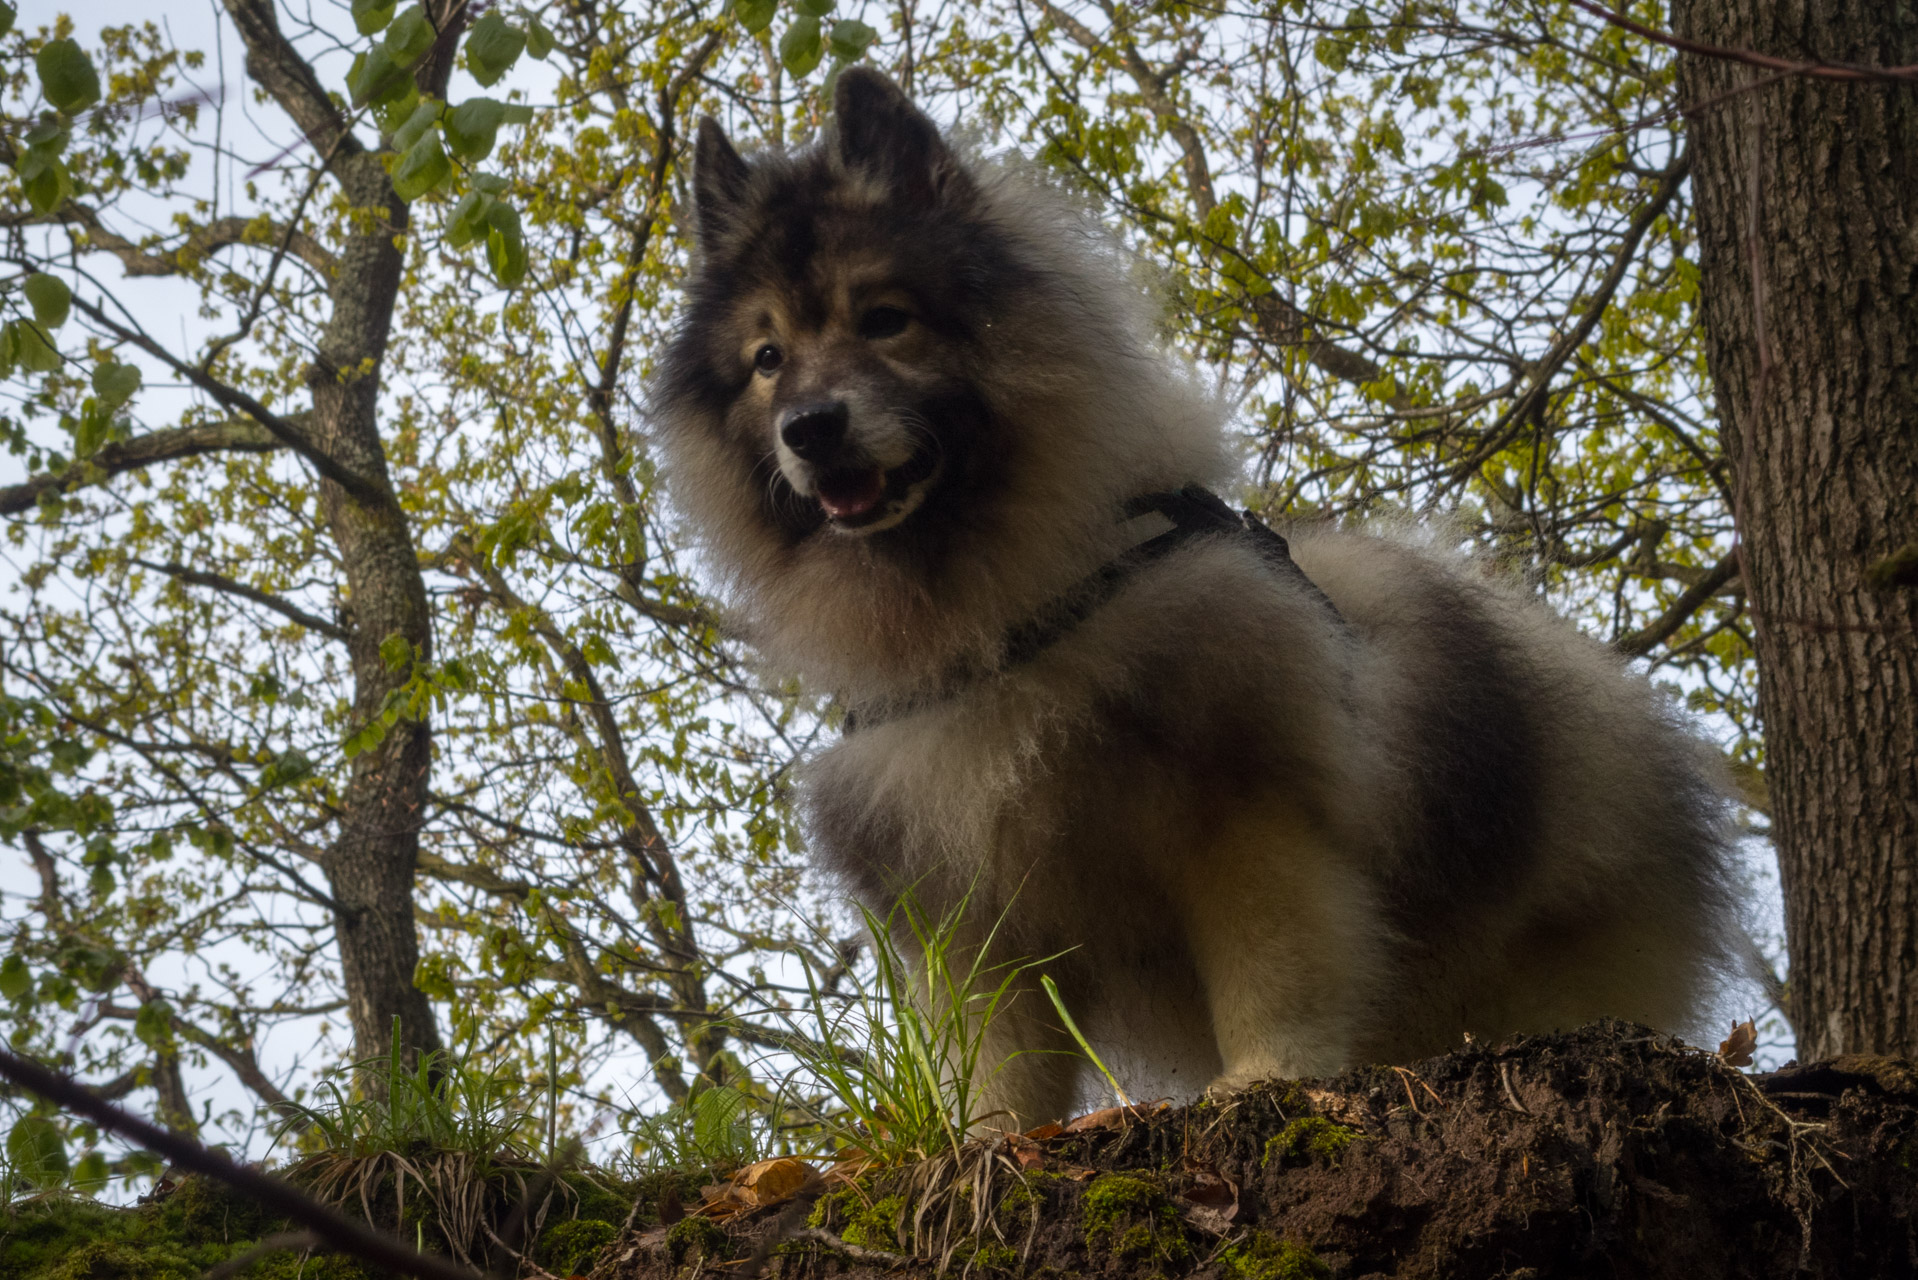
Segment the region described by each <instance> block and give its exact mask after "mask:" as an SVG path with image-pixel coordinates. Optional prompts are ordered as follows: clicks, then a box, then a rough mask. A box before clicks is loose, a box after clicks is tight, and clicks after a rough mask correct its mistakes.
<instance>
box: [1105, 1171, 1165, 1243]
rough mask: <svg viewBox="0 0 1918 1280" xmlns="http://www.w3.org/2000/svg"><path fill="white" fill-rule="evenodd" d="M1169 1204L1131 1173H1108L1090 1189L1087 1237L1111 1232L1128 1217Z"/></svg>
mask: <svg viewBox="0 0 1918 1280" xmlns="http://www.w3.org/2000/svg"><path fill="white" fill-rule="evenodd" d="M1164 1201H1165V1193H1164V1192H1162V1191H1160V1190H1159V1188H1157V1187H1155V1186H1153V1185H1152V1184H1151V1183H1150V1182H1147V1181H1146V1180H1145V1179H1144V1178H1135V1177H1132V1176H1131V1175H1130V1174H1124V1173H1108V1174H1106V1175H1104V1176H1103V1177H1101V1178H1098V1179H1096V1180H1095V1181H1094V1182H1093V1184H1092V1185H1091V1186H1089V1187H1087V1188H1086V1200H1085V1212H1086V1234H1088V1235H1091V1234H1093V1233H1095V1232H1102V1231H1109V1230H1111V1229H1112V1227H1113V1226H1114V1225H1115V1224H1117V1223H1118V1222H1120V1221H1122V1220H1123V1219H1126V1218H1131V1217H1136V1216H1138V1215H1140V1214H1144V1213H1149V1212H1150V1211H1151V1210H1152V1209H1153V1208H1154V1207H1156V1206H1158V1205H1159V1204H1162V1203H1163V1202H1164Z"/></svg>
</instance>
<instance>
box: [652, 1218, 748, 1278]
mask: <svg viewBox="0 0 1918 1280" xmlns="http://www.w3.org/2000/svg"><path fill="white" fill-rule="evenodd" d="M731 1246H732V1242H731V1241H730V1240H729V1239H727V1237H726V1233H725V1232H724V1231H721V1230H720V1229H719V1226H718V1224H717V1223H715V1222H714V1221H713V1220H712V1219H711V1218H701V1217H698V1216H694V1217H691V1218H681V1219H680V1220H679V1221H678V1222H675V1223H674V1224H673V1225H672V1226H671V1227H668V1228H667V1230H666V1252H667V1254H668V1255H669V1256H670V1257H671V1258H672V1260H673V1265H674V1266H678V1265H679V1264H681V1263H683V1262H685V1261H686V1260H687V1257H688V1255H698V1256H699V1257H703V1258H710V1259H713V1260H715V1261H723V1260H724V1259H725V1258H726V1255H727V1254H729V1253H731V1252H732V1247H731Z"/></svg>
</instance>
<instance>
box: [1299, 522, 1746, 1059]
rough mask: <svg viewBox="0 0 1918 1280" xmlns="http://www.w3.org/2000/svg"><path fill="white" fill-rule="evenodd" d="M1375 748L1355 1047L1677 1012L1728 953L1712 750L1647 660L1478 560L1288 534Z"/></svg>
mask: <svg viewBox="0 0 1918 1280" xmlns="http://www.w3.org/2000/svg"><path fill="white" fill-rule="evenodd" d="M1292 541H1293V548H1294V551H1295V554H1296V556H1297V558H1298V560H1299V562H1300V564H1301V565H1302V566H1304V567H1305V569H1306V571H1307V572H1308V573H1309V574H1310V575H1311V576H1312V577H1313V579H1314V580H1315V581H1316V582H1318V583H1319V585H1320V586H1321V587H1322V588H1323V589H1324V590H1325V591H1326V592H1327V593H1328V594H1329V595H1330V596H1331V597H1332V598H1333V599H1334V600H1336V601H1337V602H1338V604H1339V608H1340V611H1341V613H1342V614H1343V615H1344V617H1345V618H1346V619H1347V621H1348V623H1349V624H1350V626H1351V627H1352V630H1353V632H1354V635H1355V639H1356V643H1357V645H1358V647H1359V650H1360V653H1359V655H1358V656H1357V658H1356V664H1357V668H1358V670H1359V671H1361V672H1363V674H1362V675H1361V676H1359V677H1358V683H1359V684H1360V685H1361V686H1362V691H1361V692H1360V694H1359V697H1360V698H1361V700H1362V702H1363V703H1364V704H1365V705H1366V706H1367V709H1368V712H1369V714H1370V716H1371V717H1373V724H1372V726H1371V728H1372V732H1373V733H1375V734H1376V735H1377V736H1378V738H1379V740H1380V741H1381V743H1382V744H1383V745H1384V752H1385V754H1386V755H1387V756H1388V757H1389V759H1390V761H1391V765H1390V776H1391V777H1392V778H1393V787H1394V789H1395V794H1394V795H1393V797H1392V807H1393V809H1394V810H1395V818H1394V821H1393V826H1394V828H1395V830H1393V832H1392V836H1391V839H1392V842H1393V845H1394V848H1395V856H1394V859H1393V864H1392V868H1391V871H1390V872H1389V873H1388V878H1387V884H1388V885H1389V889H1388V891H1387V892H1388V903H1389V910H1390V913H1391V916H1392V919H1393V922H1394V926H1395V929H1396V932H1397V934H1398V943H1397V948H1396V951H1397V956H1398V965H1399V972H1398V975H1397V977H1396V979H1395V981H1394V982H1393V983H1392V984H1391V986H1390V996H1389V998H1388V1000H1387V1001H1386V1002H1385V1004H1384V1006H1383V1007H1382V1009H1381V1014H1382V1016H1381V1019H1380V1021H1379V1023H1378V1025H1377V1026H1376V1027H1375V1028H1374V1029H1373V1030H1372V1031H1371V1032H1370V1033H1369V1034H1368V1036H1367V1037H1366V1053H1367V1055H1368V1056H1371V1057H1375V1058H1378V1059H1379V1060H1383V1061H1402V1060H1404V1059H1405V1058H1407V1057H1408V1056H1411V1055H1414V1054H1421V1053H1428V1052H1436V1051H1437V1050H1439V1049H1441V1048H1443V1047H1446V1046H1448V1045H1449V1044H1450V1043H1452V1042H1454V1041H1455V1040H1456V1038H1457V1036H1458V1033H1459V1032H1460V1031H1461V1030H1470V1031H1473V1032H1476V1033H1479V1034H1482V1035H1496V1034H1499V1033H1503V1032H1508V1031H1519V1030H1549V1029H1552V1028H1563V1027H1570V1026H1574V1025H1577V1024H1579V1023H1582V1022H1585V1021H1589V1020H1590V1019H1592V1018H1596V1017H1600V1016H1607V1015H1609V1016H1619V1017H1627V1018H1632V1019H1635V1020H1637V1021H1640V1022H1644V1023H1647V1024H1649V1025H1652V1026H1658V1027H1664V1028H1669V1029H1680V1028H1689V1026H1690V1024H1691V1023H1692V1022H1693V1021H1694V1020H1695V1019H1696V1018H1697V1016H1698V1014H1699V1012H1700V1010H1701V1007H1702V1004H1703V1003H1704V1001H1705V1000H1706V999H1707V998H1708V997H1709V995H1710V994H1711V992H1712V990H1713V988H1714V986H1715V985H1716V983H1717V982H1718V980H1719V979H1720V978H1722V977H1723V975H1724V970H1725V968H1726V967H1727V965H1729V964H1730V963H1732V962H1733V957H1734V956H1735V954H1736V945H1737V944H1736V934H1735V932H1734V930H1733V927H1732V920H1733V910H1732V906H1733V899H1732V893H1731V889H1730V885H1729V883H1728V880H1727V874H1726V858H1727V838H1728V831H1727V825H1726V824H1727V822H1728V820H1729V813H1728V810H1727V807H1726V804H1725V801H1724V787H1723V785H1722V782H1721V779H1720V776H1719V773H1720V769H1721V767H1722V766H1720V765H1719V764H1718V762H1717V759H1716V756H1715V754H1714V753H1713V752H1711V751H1710V750H1709V749H1708V748H1706V747H1704V746H1703V745H1702V744H1700V743H1698V742H1697V741H1695V740H1694V739H1692V738H1691V737H1689V736H1688V735H1687V734H1686V732H1685V731H1684V729H1683V728H1682V727H1681V726H1680V725H1679V724H1678V723H1677V721H1676V717H1675V714H1674V713H1673V711H1672V709H1671V708H1670V707H1669V706H1668V704H1667V703H1666V701H1665V699H1664V698H1663V697H1662V695H1660V694H1659V693H1658V692H1657V691H1656V690H1654V689H1653V688H1652V687H1651V685H1650V684H1649V682H1648V681H1646V680H1644V679H1642V678H1637V677H1633V676H1631V675H1630V674H1628V673H1627V672H1626V670H1625V669H1624V668H1625V664H1624V661H1623V660H1622V659H1621V658H1619V657H1617V656H1616V655H1614V654H1612V653H1610V652H1608V651H1607V650H1606V649H1604V648H1603V646H1601V645H1599V644H1597V643H1595V642H1594V641H1592V640H1591V639H1589V638H1588V637H1586V636H1583V635H1581V634H1579V633H1578V632H1576V631H1575V630H1574V629H1573V628H1572V627H1571V626H1569V625H1568V624H1567V623H1565V622H1564V621H1563V620H1561V619H1559V618H1557V617H1555V616H1554V615H1552V614H1551V613H1550V612H1549V611H1548V610H1547V609H1545V608H1544V607H1543V606H1542V605H1540V604H1539V603H1537V602H1536V601H1534V600H1531V599H1527V598H1525V597H1524V596H1523V595H1521V594H1520V593H1518V592H1517V591H1515V590H1513V589H1512V588H1511V587H1510V586H1509V585H1507V584H1504V583H1502V582H1500V581H1498V579H1497V578H1496V577H1495V576H1489V577H1488V575H1487V574H1486V572H1485V570H1484V568H1483V566H1481V565H1479V564H1478V563H1477V562H1475V561H1471V560H1467V559H1465V558H1464V557H1460V556H1447V555H1444V554H1440V553H1437V552H1434V551H1432V550H1429V549H1427V548H1425V547H1422V546H1417V545H1412V544H1409V543H1408V542H1406V541H1395V540H1390V539H1383V538H1375V537H1366V536H1358V535H1352V534H1341V533H1330V532H1327V533H1316V534H1315V533H1307V534H1304V535H1298V534H1295V535H1294V537H1293V540H1292Z"/></svg>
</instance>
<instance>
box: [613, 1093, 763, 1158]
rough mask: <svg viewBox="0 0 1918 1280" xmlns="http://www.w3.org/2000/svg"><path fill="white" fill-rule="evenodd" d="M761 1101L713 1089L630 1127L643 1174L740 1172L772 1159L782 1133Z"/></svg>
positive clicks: (637, 1119)
mask: <svg viewBox="0 0 1918 1280" xmlns="http://www.w3.org/2000/svg"><path fill="white" fill-rule="evenodd" d="M762 1107H763V1104H762V1102H761V1100H760V1099H758V1098H755V1097H754V1096H753V1095H752V1094H749V1093H747V1092H746V1091H745V1090H743V1089H738V1088H735V1087H733V1086H732V1085H729V1084H716V1085H708V1086H707V1087H705V1088H703V1089H700V1090H698V1091H697V1092H695V1093H693V1094H692V1095H690V1096H689V1097H688V1098H687V1099H686V1101H685V1102H683V1103H675V1104H674V1105H672V1106H669V1107H667V1108H666V1109H665V1110H664V1111H660V1112H657V1113H655V1114H653V1115H649V1116H634V1117H632V1118H631V1120H630V1121H629V1122H628V1124H627V1130H628V1132H629V1134H630V1135H631V1137H632V1141H633V1153H634V1157H635V1159H636V1160H637V1163H638V1171H639V1172H641V1173H658V1172H663V1171H666V1170H694V1169H736V1168H739V1167H741V1166H743V1165H749V1164H752V1163H754V1162H755V1161H758V1160H763V1159H765V1158H767V1157H768V1156H770V1155H772V1154H773V1152H774V1149H775V1147H776V1146H777V1144H778V1139H779V1134H778V1133H776V1132H775V1131H774V1127H773V1125H772V1123H771V1121H770V1119H769V1117H768V1116H767V1115H766V1113H765V1111H764V1110H762Z"/></svg>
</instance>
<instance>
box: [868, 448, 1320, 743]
mask: <svg viewBox="0 0 1918 1280" xmlns="http://www.w3.org/2000/svg"><path fill="white" fill-rule="evenodd" d="M1125 522H1126V523H1127V524H1128V525H1132V526H1135V527H1136V528H1137V530H1138V531H1139V534H1140V539H1141V540H1140V541H1138V542H1137V543H1135V544H1134V545H1133V546H1132V547H1131V548H1130V549H1129V550H1126V551H1122V552H1120V553H1119V554H1118V555H1116V556H1114V557H1113V558H1112V559H1111V560H1109V561H1107V562H1106V563H1105V564H1104V565H1102V566H1101V567H1100V568H1098V569H1097V570H1095V571H1094V572H1092V573H1089V574H1087V575H1086V576H1085V577H1083V578H1081V579H1079V581H1078V582H1077V583H1075V584H1073V585H1072V586H1071V587H1070V588H1068V589H1067V590H1066V591H1065V592H1064V593H1063V594H1061V595H1059V596H1057V597H1055V598H1054V599H1053V600H1052V601H1051V602H1050V603H1048V604H1047V605H1046V606H1045V607H1044V608H1042V609H1041V610H1039V612H1038V613H1037V614H1035V615H1034V616H1032V617H1030V618H1028V619H1026V620H1025V621H1024V622H1019V623H1015V624H1014V625H1012V626H1010V627H1008V628H1006V636H1005V642H1004V645H1003V648H1002V649H1001V653H1000V658H999V662H998V665H997V666H995V667H992V668H990V669H988V670H983V671H982V670H979V669H977V668H971V669H968V670H966V671H961V672H955V673H954V674H952V675H950V676H948V677H947V678H946V679H945V680H944V681H943V682H942V687H941V688H939V689H937V690H931V691H928V692H927V693H924V694H920V695H916V696H914V697H912V698H909V699H906V700H904V701H901V702H894V703H884V704H880V705H879V706H877V707H868V708H866V709H864V710H859V709H856V708H855V709H849V710H848V711H847V712H846V721H845V731H846V732H847V733H853V732H855V731H856V730H858V729H860V728H862V727H866V726H869V725H874V724H881V723H884V722H885V721H887V720H896V719H898V718H899V717H900V716H903V715H909V714H911V713H912V712H914V711H917V710H919V709H920V708H922V707H925V706H928V705H930V704H932V703H935V702H940V701H943V700H945V699H946V698H949V697H951V696H952V695H953V694H955V693H957V692H958V691H959V689H960V688H962V687H964V686H965V685H967V684H970V683H972V682H973V681H975V680H978V679H981V678H983V677H985V676H988V675H996V674H999V673H1001V672H1005V671H1010V670H1012V669H1013V668H1014V667H1018V666H1022V665H1024V664H1025V663H1028V662H1030V661H1032V660H1033V659H1034V658H1036V657H1038V656H1039V655H1040V654H1042V653H1044V652H1045V651H1046V650H1047V649H1049V648H1051V647H1052V646H1053V645H1054V644H1056V643H1057V642H1058V641H1059V640H1060V639H1062V638H1063V637H1064V636H1065V635H1066V634H1067V633H1068V632H1070V631H1071V630H1072V629H1073V628H1074V627H1076V626H1078V625H1079V624H1080V623H1081V622H1084V621H1085V620H1086V619H1087V618H1089V617H1091V616H1092V615H1093V614H1094V613H1096V612H1098V610H1099V609H1100V607H1101V606H1103V605H1104V604H1105V603H1106V602H1107V601H1109V600H1111V599H1112V597H1113V596H1115V595H1117V594H1118V593H1119V588H1120V587H1122V586H1124V585H1125V583H1126V581H1127V580H1128V579H1130V578H1131V577H1132V576H1133V575H1134V574H1136V573H1138V572H1139V571H1140V570H1141V569H1144V568H1145V567H1147V566H1148V565H1151V564H1154V563H1156V562H1157V561H1159V560H1162V559H1164V558H1165V557H1166V556H1167V555H1169V554H1171V553H1172V552H1174V551H1177V550H1178V549H1179V548H1180V547H1183V546H1185V545H1186V544H1187V543H1189V542H1191V541H1192V540H1193V539H1194V538H1201V537H1217V536H1226V537H1235V538H1241V539H1244V540H1245V541H1246V542H1247V543H1249V544H1250V545H1251V546H1252V547H1253V549H1255V550H1256V551H1257V552H1258V553H1259V556H1260V558H1262V559H1263V560H1264V561H1265V563H1266V565H1267V567H1269V568H1270V569H1271V570H1272V571H1273V572H1274V573H1275V574H1278V575H1279V576H1280V577H1284V578H1290V579H1291V580H1292V581H1293V582H1295V583H1296V584H1297V585H1299V586H1300V587H1302V588H1303V589H1304V590H1305V592H1306V594H1307V595H1309V596H1311V597H1312V598H1314V599H1316V600H1317V601H1318V602H1319V603H1320V605H1321V606H1323V607H1324V609H1325V611H1326V612H1327V613H1328V614H1330V615H1331V616H1332V617H1333V618H1334V619H1335V620H1337V622H1338V623H1339V625H1340V627H1344V625H1345V619H1344V617H1343V616H1341V615H1340V613H1339V611H1338V607H1337V606H1336V605H1334V604H1333V603H1332V599H1331V597H1329V596H1327V595H1326V594H1325V593H1324V592H1323V591H1321V590H1319V587H1318V584H1317V583H1315V582H1313V581H1312V579H1310V578H1308V577H1307V576H1306V574H1305V570H1303V569H1301V568H1299V566H1298V562H1297V561H1295V560H1293V559H1292V549H1291V547H1289V546H1287V545H1286V541H1285V538H1284V537H1283V536H1281V535H1280V534H1279V533H1277V532H1275V531H1274V530H1273V529H1272V528H1271V527H1270V526H1269V525H1267V524H1266V523H1265V522H1264V521H1263V520H1260V519H1259V518H1258V517H1257V516H1255V515H1253V514H1252V513H1251V512H1250V511H1240V512H1238V513H1236V514H1235V513H1234V512H1233V510H1232V508H1231V507H1228V506H1227V505H1226V504H1225V503H1224V502H1223V501H1222V500H1221V499H1220V498H1219V496H1218V495H1217V494H1215V493H1213V492H1212V491H1211V490H1209V489H1206V488H1204V487H1203V486H1200V485H1196V484H1189V485H1187V486H1186V487H1185V488H1183V489H1174V490H1169V491H1167V492H1165V493H1147V494H1142V495H1140V496H1139V497H1137V498H1134V499H1132V500H1131V501H1130V502H1128V503H1126V506H1125Z"/></svg>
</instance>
